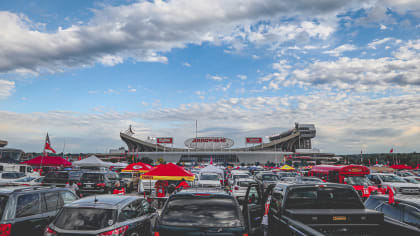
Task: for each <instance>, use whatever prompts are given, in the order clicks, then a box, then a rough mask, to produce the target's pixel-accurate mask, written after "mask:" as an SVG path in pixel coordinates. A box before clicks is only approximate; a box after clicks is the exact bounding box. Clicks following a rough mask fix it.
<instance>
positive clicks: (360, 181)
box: [346, 176, 369, 185]
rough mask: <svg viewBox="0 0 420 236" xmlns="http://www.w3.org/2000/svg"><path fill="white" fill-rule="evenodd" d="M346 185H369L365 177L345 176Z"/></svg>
mask: <svg viewBox="0 0 420 236" xmlns="http://www.w3.org/2000/svg"><path fill="white" fill-rule="evenodd" d="M346 178H347V183H348V184H350V185H366V184H367V185H369V183H368V181H367V179H366V177H364V176H347V177H346Z"/></svg>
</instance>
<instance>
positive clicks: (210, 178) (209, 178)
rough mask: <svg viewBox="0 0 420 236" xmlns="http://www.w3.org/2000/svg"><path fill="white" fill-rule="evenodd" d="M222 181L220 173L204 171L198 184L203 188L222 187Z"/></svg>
mask: <svg viewBox="0 0 420 236" xmlns="http://www.w3.org/2000/svg"><path fill="white" fill-rule="evenodd" d="M221 181H222V179H221V178H220V175H218V174H216V173H214V174H213V173H202V174H200V176H199V180H198V183H197V185H198V187H203V188H221V187H222V184H221Z"/></svg>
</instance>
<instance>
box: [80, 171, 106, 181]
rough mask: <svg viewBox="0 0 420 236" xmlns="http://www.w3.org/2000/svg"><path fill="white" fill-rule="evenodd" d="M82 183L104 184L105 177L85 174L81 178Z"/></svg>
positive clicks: (96, 174)
mask: <svg viewBox="0 0 420 236" xmlns="http://www.w3.org/2000/svg"><path fill="white" fill-rule="evenodd" d="M81 180H82V181H95V182H103V181H104V175H103V174H98V173H84V174H83V175H82V178H81Z"/></svg>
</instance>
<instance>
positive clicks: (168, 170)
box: [141, 163, 195, 181]
mask: <svg viewBox="0 0 420 236" xmlns="http://www.w3.org/2000/svg"><path fill="white" fill-rule="evenodd" d="M194 177H195V175H194V174H192V173H190V172H188V171H186V170H184V168H182V167H180V166H177V165H175V164H172V163H168V164H166V165H159V166H157V167H156V168H155V169H153V170H151V171H149V172H147V173H146V174H143V175H142V176H141V179H154V180H182V179H185V180H187V181H194Z"/></svg>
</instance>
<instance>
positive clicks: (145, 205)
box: [141, 200, 151, 214]
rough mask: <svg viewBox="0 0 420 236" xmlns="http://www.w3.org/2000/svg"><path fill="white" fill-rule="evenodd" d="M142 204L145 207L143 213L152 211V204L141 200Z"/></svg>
mask: <svg viewBox="0 0 420 236" xmlns="http://www.w3.org/2000/svg"><path fill="white" fill-rule="evenodd" d="M141 204H142V207H143V214H148V213H150V207H151V206H150V204H149V203H148V202H147V201H146V200H143V201H142V202H141Z"/></svg>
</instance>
